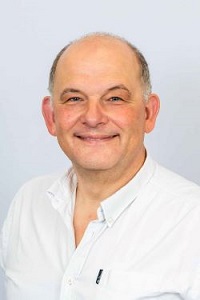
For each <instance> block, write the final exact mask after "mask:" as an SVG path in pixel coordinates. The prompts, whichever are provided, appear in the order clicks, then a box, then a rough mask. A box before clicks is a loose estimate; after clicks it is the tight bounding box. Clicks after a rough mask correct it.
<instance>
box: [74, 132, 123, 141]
mask: <svg viewBox="0 0 200 300" xmlns="http://www.w3.org/2000/svg"><path fill="white" fill-rule="evenodd" d="M74 136H75V137H76V138H78V139H80V140H82V141H86V142H105V141H110V140H112V139H114V138H116V137H118V136H119V134H112V135H92V134H75V135H74Z"/></svg>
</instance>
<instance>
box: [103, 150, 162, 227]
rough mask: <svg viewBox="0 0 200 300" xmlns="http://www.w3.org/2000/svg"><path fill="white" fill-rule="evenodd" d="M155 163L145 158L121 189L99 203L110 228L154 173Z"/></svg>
mask: <svg viewBox="0 0 200 300" xmlns="http://www.w3.org/2000/svg"><path fill="white" fill-rule="evenodd" d="M155 165H156V164H155V162H154V161H153V160H152V159H151V158H150V157H149V156H147V158H146V160H145V163H144V165H143V166H142V168H141V169H140V170H139V172H138V173H137V174H136V175H135V176H134V177H133V178H132V179H131V180H130V181H129V182H128V183H127V184H126V185H125V186H123V187H122V188H121V189H119V190H118V191H117V192H116V193H114V194H113V195H112V196H110V197H109V198H107V199H105V200H104V201H102V202H101V210H100V211H101V212H102V214H103V216H104V218H105V220H106V222H107V225H108V226H109V227H111V226H112V225H113V224H114V222H115V221H116V220H117V218H118V217H119V216H120V215H121V213H122V212H123V211H124V210H125V209H126V208H127V207H128V206H129V205H130V204H131V203H132V202H133V201H134V200H135V199H136V198H137V196H138V195H139V194H140V192H141V191H143V188H144V186H145V185H146V184H147V183H148V182H149V180H150V179H151V177H152V176H153V174H154V172H155Z"/></svg>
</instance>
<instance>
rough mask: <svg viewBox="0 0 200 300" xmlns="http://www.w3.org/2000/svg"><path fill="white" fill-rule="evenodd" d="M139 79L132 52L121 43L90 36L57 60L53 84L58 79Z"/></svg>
mask: <svg viewBox="0 0 200 300" xmlns="http://www.w3.org/2000/svg"><path fill="white" fill-rule="evenodd" d="M75 75H77V76H78V75H81V76H83V75H84V76H85V77H87V76H100V77H101V76H102V78H107V77H112V76H119V77H130V78H133V77H139V75H140V66H139V63H138V59H137V57H136V55H135V53H134V52H133V50H132V49H131V48H130V47H129V46H128V45H127V44H126V43H125V42H123V41H120V40H117V39H114V38H110V37H109V38H108V37H92V38H91V37H90V38H85V39H83V40H80V41H78V42H75V43H74V44H72V45H71V46H69V48H67V49H66V50H65V52H64V53H63V54H62V56H61V57H60V59H59V61H58V64H57V68H56V72H55V81H56V80H57V79H60V78H61V77H62V78H63V77H65V78H67V77H68V79H69V77H70V78H72V76H75Z"/></svg>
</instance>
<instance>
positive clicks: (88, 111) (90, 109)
mask: <svg viewBox="0 0 200 300" xmlns="http://www.w3.org/2000/svg"><path fill="white" fill-rule="evenodd" d="M107 121H108V117H107V115H106V112H105V109H104V107H103V105H102V104H101V103H100V102H98V100H97V99H91V100H88V102H87V105H86V108H85V111H84V113H83V114H82V116H81V122H82V124H84V125H86V126H88V127H92V128H96V127H98V126H100V125H103V124H106V123H107Z"/></svg>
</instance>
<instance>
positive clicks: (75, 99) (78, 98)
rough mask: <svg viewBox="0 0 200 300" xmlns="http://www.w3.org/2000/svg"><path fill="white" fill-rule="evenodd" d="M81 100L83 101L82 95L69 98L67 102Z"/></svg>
mask: <svg viewBox="0 0 200 300" xmlns="http://www.w3.org/2000/svg"><path fill="white" fill-rule="evenodd" d="M79 101H81V98H80V97H71V98H69V99H67V101H66V102H79Z"/></svg>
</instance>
